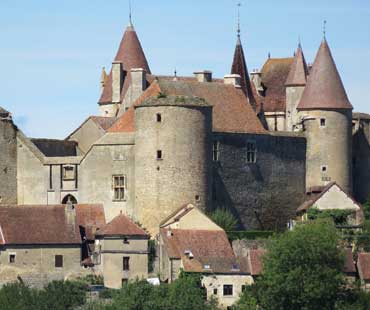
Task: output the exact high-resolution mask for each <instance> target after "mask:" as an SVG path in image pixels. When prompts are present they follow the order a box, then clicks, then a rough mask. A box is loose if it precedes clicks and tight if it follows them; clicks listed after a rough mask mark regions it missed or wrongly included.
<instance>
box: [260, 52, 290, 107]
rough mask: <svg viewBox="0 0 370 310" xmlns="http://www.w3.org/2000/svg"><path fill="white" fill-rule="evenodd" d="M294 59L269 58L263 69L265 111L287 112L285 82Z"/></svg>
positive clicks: (262, 99)
mask: <svg viewBox="0 0 370 310" xmlns="http://www.w3.org/2000/svg"><path fill="white" fill-rule="evenodd" d="M293 60H294V58H269V59H268V60H267V61H266V62H265V64H264V65H263V67H262V70H261V73H262V76H261V77H262V84H263V87H264V88H265V93H264V96H263V97H262V98H261V101H262V102H263V110H264V111H265V112H285V100H286V95H285V82H286V80H287V78H288V75H289V71H290V67H291V65H292V63H293Z"/></svg>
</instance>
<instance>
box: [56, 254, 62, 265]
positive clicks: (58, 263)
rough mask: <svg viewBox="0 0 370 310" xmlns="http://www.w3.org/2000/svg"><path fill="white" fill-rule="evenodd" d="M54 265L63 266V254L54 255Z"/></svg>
mask: <svg viewBox="0 0 370 310" xmlns="http://www.w3.org/2000/svg"><path fill="white" fill-rule="evenodd" d="M55 267H56V268H62V267H63V255H55Z"/></svg>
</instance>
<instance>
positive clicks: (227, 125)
mask: <svg viewBox="0 0 370 310" xmlns="http://www.w3.org/2000/svg"><path fill="white" fill-rule="evenodd" d="M160 92H162V93H164V94H166V95H168V96H185V97H192V96H196V97H199V98H203V99H205V101H206V102H207V103H209V104H210V105H212V106H213V131H215V132H238V133H265V132H266V131H265V129H264V128H263V126H262V124H261V122H260V121H259V119H258V118H257V116H256V114H255V112H254V110H253V108H252V107H251V105H250V104H249V103H248V101H247V99H246V97H245V94H244V93H243V91H242V90H241V89H238V88H235V87H234V86H233V85H225V84H223V83H219V82H211V83H201V82H196V81H193V80H180V81H173V80H168V79H160V78H159V79H158V80H156V81H154V82H153V83H152V84H151V85H150V87H149V88H148V89H147V90H146V91H145V92H144V94H143V95H142V96H141V97H140V98H139V99H138V100H137V101H136V102H135V104H134V106H136V105H139V104H141V103H142V102H143V101H144V100H145V99H147V98H149V97H153V96H157V95H158V94H159V93H160ZM130 109H132V108H130ZM130 109H129V110H128V111H127V112H126V113H125V114H127V113H128V112H129V114H128V115H125V114H123V115H122V116H121V118H119V119H118V120H117V122H116V123H115V124H114V125H113V126H112V127H111V128H110V129H109V130H108V132H129V131H131V130H134V124H133V121H134V113H133V111H130Z"/></svg>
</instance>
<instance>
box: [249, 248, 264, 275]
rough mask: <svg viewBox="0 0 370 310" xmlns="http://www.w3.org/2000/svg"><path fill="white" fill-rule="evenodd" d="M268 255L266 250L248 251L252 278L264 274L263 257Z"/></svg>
mask: <svg viewBox="0 0 370 310" xmlns="http://www.w3.org/2000/svg"><path fill="white" fill-rule="evenodd" d="M265 254H266V250H265V249H250V250H249V251H248V256H247V260H248V266H249V271H250V274H251V275H252V276H258V275H260V274H261V272H262V268H263V262H262V257H263V255H265Z"/></svg>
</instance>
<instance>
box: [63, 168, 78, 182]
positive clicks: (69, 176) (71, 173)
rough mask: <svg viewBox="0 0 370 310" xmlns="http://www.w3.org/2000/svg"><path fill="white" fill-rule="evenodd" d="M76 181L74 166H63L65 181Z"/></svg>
mask: <svg viewBox="0 0 370 310" xmlns="http://www.w3.org/2000/svg"><path fill="white" fill-rule="evenodd" d="M74 179H75V169H74V167H73V166H63V180H64V181H67V180H74Z"/></svg>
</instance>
